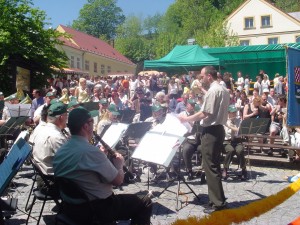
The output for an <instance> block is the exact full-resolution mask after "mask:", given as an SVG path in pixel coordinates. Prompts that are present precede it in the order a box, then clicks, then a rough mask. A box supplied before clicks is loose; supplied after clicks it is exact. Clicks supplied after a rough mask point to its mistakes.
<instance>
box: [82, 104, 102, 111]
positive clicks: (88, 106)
mask: <svg viewBox="0 0 300 225" xmlns="http://www.w3.org/2000/svg"><path fill="white" fill-rule="evenodd" d="M81 105H82V107H84V108H85V109H86V110H87V111H93V110H99V103H98V102H84V103H81Z"/></svg>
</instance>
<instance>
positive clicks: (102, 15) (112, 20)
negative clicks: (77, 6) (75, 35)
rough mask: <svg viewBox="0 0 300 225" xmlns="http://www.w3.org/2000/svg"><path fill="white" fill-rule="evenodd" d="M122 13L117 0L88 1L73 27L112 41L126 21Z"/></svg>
mask: <svg viewBox="0 0 300 225" xmlns="http://www.w3.org/2000/svg"><path fill="white" fill-rule="evenodd" d="M122 13H123V11H122V9H121V8H120V7H118V6H117V5H116V0H88V3H87V4H85V5H84V6H83V8H82V9H81V10H80V15H79V18H78V19H77V20H74V21H73V24H72V27H73V28H74V29H76V30H79V31H82V32H85V33H87V34H89V35H92V36H94V37H96V38H99V37H105V39H106V40H110V39H113V38H114V37H115V35H116V30H117V27H118V26H119V25H121V24H122V23H123V22H124V20H125V16H124V15H123V14H122Z"/></svg>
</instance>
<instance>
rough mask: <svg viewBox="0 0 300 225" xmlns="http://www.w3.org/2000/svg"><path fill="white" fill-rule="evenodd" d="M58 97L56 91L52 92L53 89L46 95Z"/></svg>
mask: <svg viewBox="0 0 300 225" xmlns="http://www.w3.org/2000/svg"><path fill="white" fill-rule="evenodd" d="M53 96H54V97H56V96H55V93H54V92H52V91H49V92H48V93H47V94H46V97H53Z"/></svg>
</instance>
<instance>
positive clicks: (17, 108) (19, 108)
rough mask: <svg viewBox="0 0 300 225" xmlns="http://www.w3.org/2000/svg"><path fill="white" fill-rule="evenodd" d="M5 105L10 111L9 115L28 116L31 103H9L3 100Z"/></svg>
mask: <svg viewBox="0 0 300 225" xmlns="http://www.w3.org/2000/svg"><path fill="white" fill-rule="evenodd" d="M5 106H6V107H7V109H8V111H9V113H10V117H20V116H27V117H28V116H29V112H30V109H31V104H10V103H8V102H5Z"/></svg>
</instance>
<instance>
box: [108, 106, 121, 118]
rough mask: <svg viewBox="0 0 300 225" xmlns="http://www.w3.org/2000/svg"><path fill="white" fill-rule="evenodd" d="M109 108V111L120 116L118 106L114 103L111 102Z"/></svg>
mask: <svg viewBox="0 0 300 225" xmlns="http://www.w3.org/2000/svg"><path fill="white" fill-rule="evenodd" d="M107 109H108V111H110V112H111V113H112V114H113V115H114V116H119V115H120V113H119V112H118V110H117V108H116V106H115V105H113V104H110V105H109V106H108V108H107Z"/></svg>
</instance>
